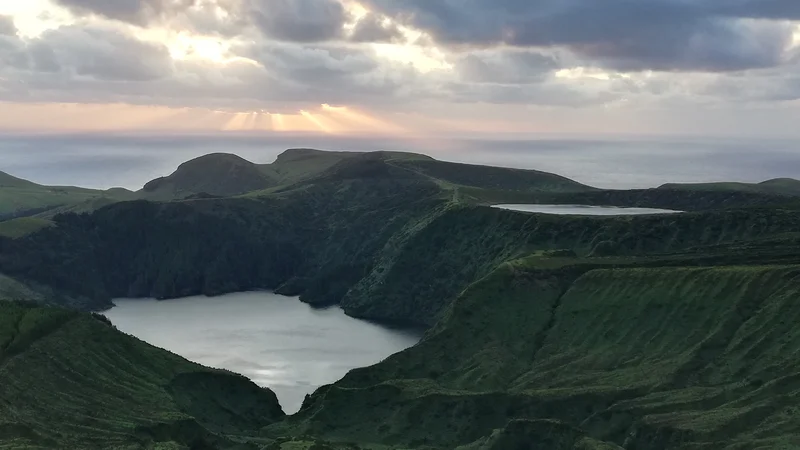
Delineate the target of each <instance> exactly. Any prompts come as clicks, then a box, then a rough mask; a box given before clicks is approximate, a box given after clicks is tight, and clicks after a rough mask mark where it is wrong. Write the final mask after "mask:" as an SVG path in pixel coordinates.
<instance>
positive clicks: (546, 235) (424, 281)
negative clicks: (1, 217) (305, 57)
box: [0, 150, 800, 450]
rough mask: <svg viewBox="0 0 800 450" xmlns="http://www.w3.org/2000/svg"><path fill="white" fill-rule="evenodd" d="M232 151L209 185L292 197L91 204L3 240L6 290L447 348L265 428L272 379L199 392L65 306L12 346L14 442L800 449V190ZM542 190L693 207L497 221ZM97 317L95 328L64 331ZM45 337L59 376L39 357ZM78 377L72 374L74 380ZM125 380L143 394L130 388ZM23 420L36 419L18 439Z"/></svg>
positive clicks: (49, 299) (394, 363) (411, 352)
mask: <svg viewBox="0 0 800 450" xmlns="http://www.w3.org/2000/svg"><path fill="white" fill-rule="evenodd" d="M214 158H222V159H224V160H226V161H228V163H229V166H226V167H228V168H229V169H230V170H223V171H222V172H221V174H222V175H224V176H222V177H221V178H214V177H212V178H211V180H212V181H214V183H216V184H215V185H216V186H222V187H224V188H226V189H227V188H229V187H230V186H234V187H235V186H236V185H237V183H238V181H241V180H243V179H248V177H250V176H253V178H252V179H253V180H262V181H263V180H268V182H269V183H270V184H271V185H270V187H267V188H264V189H259V190H255V191H250V192H247V193H246V194H245V195H235V196H229V197H228V196H221V195H216V194H213V193H211V192H206V191H205V190H204V191H201V192H195V193H193V194H190V195H188V196H186V197H188V198H184V199H178V200H173V201H168V202H153V201H147V200H137V201H130V202H121V203H113V204H109V205H106V206H103V207H102V208H100V209H98V210H96V211H93V212H91V213H90V214H74V213H71V212H67V213H65V214H60V215H57V216H55V217H54V218H53V220H52V222H48V223H47V225H48V226H44V227H42V228H41V229H38V230H34V231H32V232H31V231H30V230H26V226H27V225H36V224H39V225H42V224H44V223H43V222H34V223H31V224H27V223H20V222H10V225H9V224H6V227H8V229H10V230H12V231H13V230H14V229H15V228H20V229H22V231H23V232H20V233H18V235H17V234H13V233H11V232H7V233H6V234H9V236H7V237H2V236H0V273H2V274H4V275H2V276H0V294H5V297H6V298H15V299H16V298H29V299H30V300H34V301H37V302H39V303H47V304H56V305H63V306H69V307H72V308H76V309H84V310H102V309H104V308H107V307H108V306H110V299H112V298H114V297H158V298H162V299H169V298H174V297H182V296H188V295H194V294H207V295H217V294H222V293H227V292H234V291H242V290H250V289H272V290H276V291H277V292H279V293H284V294H289V295H299V296H300V299H301V300H302V301H304V302H307V303H310V304H312V305H316V306H327V305H334V304H338V305H340V306H341V307H342V308H343V309H344V311H345V312H346V313H347V314H349V315H351V316H354V317H359V318H364V319H369V320H374V321H378V322H386V323H393V324H399V325H414V326H423V327H425V328H427V330H428V331H427V333H426V335H425V338H424V339H423V341H422V342H420V344H418V345H417V346H415V347H413V348H411V349H408V350H406V351H404V352H401V353H400V354H397V355H394V356H392V357H389V358H388V359H386V360H385V361H383V362H382V363H380V364H378V365H376V366H373V367H369V368H363V369H358V370H355V371H352V372H351V373H350V374H348V375H347V376H346V377H345V378H344V379H343V380H341V381H340V382H337V383H335V384H333V385H331V386H326V387H323V388H321V389H320V390H318V391H317V392H316V393H315V394H313V395H312V396H310V397H309V398H308V399H307V400H306V402H305V403H304V405H303V408H302V409H301V411H300V412H299V413H298V414H297V415H295V416H292V417H289V418H286V419H283V420H279V421H275V419H276V418H278V416H279V415H280V414H279V413H277V412H276V409H275V405H274V404H273V405H272V407H267V406H266V405H267V403H269V402H266V403H264V405H262V406H263V407H264V408H265V412H263V413H253V414H250V413H249V412H247V411H240V410H238V409H237V408H239V407H240V406H241V405H242V404H245V405H247V403H246V401H245V400H244V399H245V398H250V397H251V395H252V393H251V392H250V390H249V389H251V388H252V385H250V384H246V386H249V387H245V385H237V384H236V383H234V386H233V387H231V385H229V382H230V381H231V379H230V378H226V377H229V376H230V375H224V377H223V378H224V379H222V380H217V379H216V378H215V379H214V381H213V382H212V381H207V380H206V379H205V378H203V379H202V380H201V381H199V382H198V381H191V382H187V383H188V385H190V387H189V388H186V389H190V392H189V393H188V394H176V392H178V391H175V389H174V383H175V382H174V381H171V380H174V379H175V378H176V377H180V374H181V373H184V371H203V370H205V369H202V368H197V366H194V365H192V364H190V363H188V362H185V361H183V360H181V359H180V358H177V357H174V356H172V355H169V354H166V353H164V352H160V351H157V350H155V349H152V348H151V347H149V346H145V345H144V344H141V343H140V342H138V341H136V340H134V339H132V338H129V337H124V336H122V335H120V334H118V333H116V332H115V331H114V330H113V328H110V327H108V326H107V324H104V323H103V322H102V321H98V320H97V318H93V317H92V316H90V315H82V314H78V313H73V312H69V313H67V312H65V311H60V312H57V313H55V312H52V311H56V310H40V309H34V311H51V312H52V313H42V314H44V315H45V316H47V317H50V315H51V314H54V315H55V316H54V317H56V319H53V320H54V321H55V322H53V323H55V324H56V325H57V326H56V328H55V331H53V329H51V327H50V326H45V327H44V328H42V329H43V330H47V331H48V332H47V333H44V334H42V335H41V336H40V335H39V334H35V335H36V336H35V339H33V340H32V341H33V342H34V345H31V346H30V347H27V346H25V347H24V351H23V352H20V353H18V354H15V355H14V356H13V358H10V359H8V361H7V362H4V360H3V357H2V351H4V350H0V400H4V399H6V398H12V401H8V400H7V401H5V402H3V401H0V447H2V445H3V444H6V443H7V442H12V444H8V445H9V446H10V447H11V448H14V445H13V443H23V444H24V445H33V444H34V443H37V444H38V445H41V446H44V447H57V445H56V444H55V442H60V441H61V440H62V439H66V441H64V442H68V443H69V442H78V441H89V442H98V445H97V446H98V447H100V448H103V445H101V444H100V443H102V444H104V445H106V446H112V445H109V443H113V444H114V445H119V446H120V447H123V448H139V447H143V448H152V447H155V445H154V444H153V443H152V442H151V441H153V440H164V441H170V440H172V441H175V442H180V443H181V444H182V445H185V446H186V447H190V448H191V445H190V444H188V443H187V442H188V441H187V439H189V440H192V439H195V438H196V437H197V436H200V437H201V438H202V439H203V440H204V442H206V443H207V444H208V445H209V446H211V447H209V448H217V447H219V448H225V447H226V446H228V445H229V444H230V443H231V442H234V441H235V442H240V441H241V442H240V443H241V444H242V445H244V446H245V447H243V448H250V447H247V446H249V445H255V446H259V445H260V446H262V447H264V446H266V448H268V449H270V450H277V449H282V450H296V449H303V450H309V449H314V450H321V449H324V450H331V449H335V450H340V449H341V450H343V449H348V450H354V449H369V450H401V449H402V450H410V449H415V450H416V449H419V450H423V449H424V450H451V449H454V448H459V449H461V450H477V449H496V450H506V449H517V448H519V449H530V448H564V449H576V450H577V449H582V450H587V449H596V450H601V449H620V448H625V449H628V450H645V449H670V450H671V449H692V450H699V449H716V448H737V449H755V448H791V446H792V445H800V427H798V426H797V425H796V421H795V420H794V415H795V414H796V411H797V408H800V403H798V402H797V400H796V399H797V398H800V397H798V396H800V391H798V390H797V387H796V383H795V382H794V380H796V379H798V377H800V366H798V364H797V362H796V361H795V359H796V357H795V355H796V351H797V349H798V348H800V335H798V334H797V333H795V330H794V328H796V327H794V323H795V322H796V320H795V318H796V316H798V315H800V310H798V308H797V305H798V304H800V303H798V302H797V300H798V298H800V275H798V274H800V233H798V230H799V229H800V211H798V208H797V207H798V203H797V202H796V201H795V200H793V199H792V198H791V197H788V196H785V195H771V194H762V193H753V192H739V191H694V190H682V189H649V190H636V191H604V190H595V189H592V188H589V187H586V186H583V185H580V184H578V183H575V182H573V181H571V180H568V179H565V178H562V177H558V176H556V175H551V174H546V173H542V172H535V171H515V170H513V169H497V168H481V167H477V166H467V167H462V165H458V164H453V163H445V162H439V161H435V160H431V159H427V158H425V157H422V156H419V155H413V154H396V153H385V152H375V153H364V154H356V153H353V154H344V153H341V154H339V153H334V154H328V153H324V152H318V151H313V150H291V151H288V152H286V153H284V154H283V155H281V157H279V158H278V161H276V163H274V164H273V165H269V166H270V167H271V169H265V167H264V166H256V165H251V164H250V163H247V162H246V161H245V162H242V161H243V160H239V159H237V158H236V157H233V158H229V157H228V156H224V155H223V156H212V157H211V160H212V161H213V160H214ZM228 163H226V164H228ZM196 164H197V162H195V163H192V164H190V165H189V169H191V170H187V169H186V167H185V166H182V167H183V169H179V172H182V174H180V176H177V177H175V178H173V179H172V180H171V181H169V182H166V181H165V182H164V183H166V184H164V186H175V185H176V184H170V183H177V182H178V181H180V180H181V179H183V178H182V177H183V176H184V175H186V174H190V175H192V176H191V177H188V178H187V180H188V181H187V183H188V182H189V181H191V180H192V179H194V180H195V181H197V180H200V178H202V177H200V178H197V176H198V174H202V173H205V172H204V171H205V170H206V169H207V168H208V167H203V165H204V164H208V160H207V161H206V162H205V163H203V162H202V161H201V162H200V164H199V165H196ZM211 165H213V164H211ZM279 166H280V167H282V168H284V169H285V171H284V172H282V174H280V176H277V175H276V174H278V172H276V171H274V170H275V169H276V168H277V167H279ZM195 168H199V169H198V171H196V172H192V171H193V170H195ZM214 170H216V169H214ZM253 170H255V171H256V172H257V175H256V172H254V171H253ZM269 170H273V172H269ZM176 173H177V172H176ZM270 173H271V175H270ZM484 173H485V174H486V176H483V175H482V174H484ZM239 174H242V176H243V178H240V177H239ZM265 174H266V175H265ZM281 177H283V178H281ZM237 180H238V181H237ZM287 180H291V181H287ZM193 182H194V181H192V183H193ZM259 182H260V181H259ZM181 183H183V181H181ZM190 185H191V186H194V187H192V188H191V189H206V188H208V187H209V185H205V187H200V186H201V185H199V184H193V185H192V184H186V186H190ZM239 186H240V188H241V186H242V185H239ZM222 187H220V188H222ZM170 189H172V188H170ZM231 189H233V188H231ZM236 189H239V188H236ZM155 192H175V191H170V190H169V189H167V190H164V191H158V189H157V190H156V191H155ZM180 192H182V193H187V192H189V191H185V190H182V191H180ZM520 197H522V198H528V199H533V200H535V201H541V202H545V201H556V202H563V203H573V202H574V203H587V204H616V205H620V206H651V207H665V208H669V209H683V210H686V211H691V212H687V213H683V214H674V215H664V216H626V217H587V216H580V217H567V216H553V215H542V214H533V213H524V212H517V211H508V210H502V209H497V208H490V207H486V206H480V205H479V204H480V203H486V202H487V201H488V199H490V198H520ZM476 203H477V204H476ZM36 220H39V219H36ZM23 225H25V226H23ZM31 228H35V227H32V226H31ZM2 230H3V228H2V224H0V232H1V231H2ZM8 305H11V306H8ZM4 307H5V308H17V307H19V306H18V305H15V304H6V305H3V304H0V308H4ZM27 308H31V307H27ZM9 311H11V310H9ZM0 312H2V311H0ZM19 314H20V313H17V312H13V313H9V314H4V315H0V317H4V316H9V317H17V316H19ZM35 314H39V313H35ZM63 314H67V316H62V315H63ZM23 316H24V314H23ZM63 317H69V318H72V319H69V320H67V319H63V320H62V318H63ZM2 320H3V319H0V323H2ZM10 320H11V321H12V322H14V323H22V321H21V320H16V319H10ZM48 320H49V319H48ZM65 320H66V321H65ZM47 323H50V322H47ZM73 323H75V324H84V325H81V327H84V326H85V328H80V327H78V328H74V329H73V328H72V326H70V327H67V326H66V325H63V324H73ZM99 326H102V327H103V328H101V329H98V328H97V327H99ZM7 328H8V329H12V330H17V329H20V330H21V329H23V328H24V327H23V328H20V327H17V326H16V325H14V326H11V327H7ZM0 329H2V327H0ZM34 329H38V328H36V327H34ZM70 330H73V331H70ZM79 330H82V331H79ZM12 332H13V333H18V332H17V331H12ZM0 336H2V333H0ZM51 338H52V339H51ZM84 341H85V342H84ZM26 342H27V341H26ZM26 345H27V344H26ZM39 346H42V347H41V348H43V349H44V350H43V351H44V353H43V355H44V356H41V358H39V359H37V358H38V357H37V358H34V356H36V355H40V353H31V352H30V349H34V348H37V349H38V348H40V347H39ZM67 347H68V348H67ZM4 348H11V347H9V346H7V345H4V344H3V341H2V340H0V349H4ZM15 348H16V347H15ZM79 351H80V352H81V353H78V352H79ZM59 352H61V353H63V355H61V356H59V355H60V354H61V353H59ZM28 358H30V359H28ZM61 358H69V360H62V359H61ZM179 360H180V361H182V362H181V363H180V364H179V363H178V361H179ZM14 361H18V362H19V364H20V365H19V366H14V367H18V368H17V369H16V370H17V372H14V373H13V374H12V375H9V377H10V378H9V379H12V380H16V381H13V382H9V383H8V384H9V385H10V386H12V387H9V388H6V389H9V390H8V391H4V390H3V389H4V387H2V385H3V384H4V380H5V378H2V377H3V375H2V373H3V370H6V369H5V367H6V365H7V364H10V363H11V362H14ZM51 361H52V362H51ZM49 364H52V365H49ZM56 365H57V366H56ZM54 367H67V368H68V370H67V371H61V370H56V369H55V368H54ZM189 367H191V368H189ZM134 369H135V370H134ZM37 370H41V371H45V372H37ZM73 372H74V373H76V374H77V375H75V377H74V378H73V377H72V376H71V375H64V378H65V379H66V381H65V379H62V378H60V377H54V375H53V374H62V373H63V374H71V373H73ZM118 372H124V373H118ZM215 373H216V372H215ZM130 377H133V379H131V378H130ZM138 377H142V378H144V379H147V380H150V381H148V383H149V384H148V383H145V385H143V384H142V383H143V382H142V381H141V380H140V379H139V378H138ZM203 377H205V375H203ZM40 379H41V381H37V382H36V383H31V382H30V381H28V382H27V383H28V384H32V385H34V386H36V387H37V388H36V389H34V390H28V391H29V392H23V391H22V390H21V389H20V388H19V386H21V384H19V383H26V382H25V381H18V380H40ZM82 379H86V380H88V381H81V380H82ZM118 379H119V380H122V381H121V383H122V385H121V386H119V387H117V386H116V385H113V384H109V383H113V382H114V380H118ZM95 380H97V381H95ZM237 380H240V379H238V378H237ZM240 381H241V380H240ZM104 383H105V384H104ZM217 383H219V384H217ZM65 386H66V388H67V389H66V394H64V395H63V396H62V395H60V394H59V395H55V394H54V393H57V392H62V391H64V389H65ZM98 386H100V387H98ZM164 386H168V387H169V388H164ZM181 386H183V384H181ZM236 386H238V387H236ZM6 392H8V393H6ZM132 392H135V393H136V396H135V401H133V403H132V406H131V407H130V409H126V410H120V408H119V405H120V401H119V399H118V397H117V396H120V395H130V396H133V395H134V394H133V393H132ZM179 392H183V391H179ZM259 392H260V391H259ZM3 395H6V396H9V397H3ZM12 395H15V396H16V397H10V396H12ZM256 396H257V397H258V395H256ZM126 398H127V397H126ZM187 398H188V399H190V400H191V401H189V405H190V406H191V408H190V407H189V406H186V403H184V402H185V401H187ZM153 399H157V401H156V400H153ZM84 402H89V404H88V406H86V408H85V409H80V408H82V407H83V406H82V405H86V403H84ZM92 402H94V403H92ZM8 404H12V405H17V404H22V405H31V406H30V407H28V406H26V407H25V408H16V409H13V410H12V409H11V408H10V407H8V406H4V405H8ZM44 404H52V405H56V406H54V407H53V408H52V410H51V411H45V410H44V407H43V406H41V405H44ZM37 405H38V406H37ZM75 405H78V406H75ZM198 405H200V406H198ZM3 407H6V408H8V409H7V410H6V411H5V412H4V411H3V410H2V409H1V408H3ZM76 408H78V410H77V412H76ZM220 410H226V411H229V412H228V413H225V414H228V415H225V414H223V413H222V412H220ZM91 411H100V413H98V414H102V416H103V417H107V418H108V419H104V420H101V419H97V418H96V416H94V415H92V414H94V413H91ZM205 411H211V412H210V413H206V412H205ZM248 411H249V410H248ZM269 411H272V412H269ZM240 412H241V414H242V415H244V416H245V417H247V418H246V419H241V418H240V417H239V416H240ZM5 417H15V419H14V423H15V425H14V426H9V427H6V428H4V425H3V423H5V422H3V421H4V420H7V419H5ZM87 417H88V418H87ZM165 417H167V418H175V417H178V418H179V420H180V421H179V422H174V421H173V422H170V421H169V420H167V419H164V418H165ZM153 420H155V421H156V423H158V424H160V425H154V424H153ZM187 421H188V422H187ZM17 423H22V424H23V425H22V426H19V425H16V424H17ZM44 423H56V424H66V425H58V426H56V427H54V429H53V430H50V429H47V428H46V427H44V426H43V425H42V424H44ZM76 423H78V425H75V424H76ZM176 423H177V425H176ZM220 423H224V427H225V428H221V425H220ZM132 424H134V425H132ZM198 424H199V425H198ZM81 427H82V428H81ZM141 427H144V430H145V431H141V430H142V429H143V428H141ZM198 427H199V428H198ZM131 429H133V430H134V432H131V431H130V430H131ZM109 430H110V431H109ZM187 430H188V431H187ZM230 430H234V431H230ZM187 436H188V437H187ZM68 439H73V441H69V440H68ZM115 439H116V440H115ZM148 439H149V440H148ZM151 444H153V445H151ZM148 445H150V447H148ZM137 446H138V447H137ZM156 448H157V447H156ZM166 448H169V447H166ZM178 448H179V447H178ZM198 448H202V447H198Z"/></svg>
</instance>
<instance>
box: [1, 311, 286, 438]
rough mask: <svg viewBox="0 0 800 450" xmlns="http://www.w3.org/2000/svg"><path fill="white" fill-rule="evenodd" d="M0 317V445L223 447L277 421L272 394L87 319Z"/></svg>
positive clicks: (51, 314)
mask: <svg viewBox="0 0 800 450" xmlns="http://www.w3.org/2000/svg"><path fill="white" fill-rule="evenodd" d="M0 311H1V312H2V313H1V314H0V448H3V447H4V446H5V448H26V447H31V448H33V447H36V448H42V447H44V448H131V449H133V448H152V446H154V445H161V446H162V447H164V448H166V447H168V446H169V445H174V446H175V447H174V448H185V446H192V445H194V446H198V445H206V446H209V445H214V446H216V447H214V448H227V447H233V445H234V441H235V440H237V436H240V435H246V434H251V435H255V434H257V431H256V430H257V429H258V428H259V427H261V426H263V425H266V424H268V423H270V422H272V421H275V420H279V419H280V418H281V417H282V416H283V413H282V412H281V411H280V407H279V406H278V404H277V399H276V398H275V395H274V394H273V393H272V392H269V391H267V390H264V389H261V388H258V387H256V386H255V385H253V384H252V383H251V382H249V381H248V380H246V379H244V378H243V377H240V376H238V375H233V374H229V373H225V372H220V371H215V370H211V369H206V368H203V367H201V366H198V365H196V364H193V363H190V362H189V361H186V360H184V359H182V358H180V357H178V356H175V355H172V354H170V353H168V352H166V351H164V350H160V349H157V348H154V347H151V346H149V345H147V344H145V343H143V342H141V341H138V340H137V339H135V338H133V337H130V336H127V335H124V334H122V333H120V332H119V331H117V330H116V329H114V328H113V327H111V326H110V325H109V324H108V323H106V322H104V321H103V320H99V319H98V318H95V317H92V316H90V315H87V314H81V313H75V312H71V311H67V310H59V309H49V308H38V307H31V306H27V305H22V304H17V303H9V302H6V303H0ZM34 380H35V381H34ZM220 395H222V398H221V397H220Z"/></svg>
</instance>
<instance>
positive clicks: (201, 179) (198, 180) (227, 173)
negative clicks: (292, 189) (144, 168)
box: [140, 153, 274, 200]
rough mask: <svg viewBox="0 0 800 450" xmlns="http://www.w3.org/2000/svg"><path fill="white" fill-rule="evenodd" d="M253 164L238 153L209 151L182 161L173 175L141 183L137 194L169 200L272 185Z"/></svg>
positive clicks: (225, 194)
mask: <svg viewBox="0 0 800 450" xmlns="http://www.w3.org/2000/svg"><path fill="white" fill-rule="evenodd" d="M273 184H274V183H273V181H272V180H271V179H270V178H268V177H267V176H266V175H265V174H264V173H262V171H261V170H260V169H259V168H258V166H256V165H255V164H253V163H251V162H250V161H247V160H246V159H244V158H240V157H239V156H236V155H232V154H227V153H212V154H210V155H205V156H201V157H199V158H196V159H193V160H191V161H188V162H185V163H183V164H181V165H180V166H179V167H178V170H176V171H175V172H174V173H173V174H172V175H170V176H168V177H164V178H158V179H155V180H153V181H151V182H149V183H147V184H145V185H144V188H143V189H142V191H140V193H141V194H142V195H143V196H145V197H147V198H150V199H154V200H171V199H174V198H183V197H187V196H189V195H192V194H199V193H206V194H211V195H217V196H223V197H227V196H232V195H238V194H244V193H247V192H250V191H255V190H259V189H265V188H267V187H269V186H272V185H273Z"/></svg>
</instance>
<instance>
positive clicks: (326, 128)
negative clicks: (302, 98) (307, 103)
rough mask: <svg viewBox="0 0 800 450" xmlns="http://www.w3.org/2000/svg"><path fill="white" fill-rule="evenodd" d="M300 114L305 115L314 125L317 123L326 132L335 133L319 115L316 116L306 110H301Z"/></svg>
mask: <svg viewBox="0 0 800 450" xmlns="http://www.w3.org/2000/svg"><path fill="white" fill-rule="evenodd" d="M300 114H301V115H302V116H303V117H305V118H306V119H307V120H308V121H309V122H311V123H313V124H314V125H316V126H317V127H318V128H319V129H320V130H322V131H323V132H325V133H333V130H331V128H330V127H329V126H328V125H326V124H325V123H323V122H322V120H321V119H320V118H319V117H317V116H315V115H314V114H311V113H310V112H308V111H305V110H303V111H300Z"/></svg>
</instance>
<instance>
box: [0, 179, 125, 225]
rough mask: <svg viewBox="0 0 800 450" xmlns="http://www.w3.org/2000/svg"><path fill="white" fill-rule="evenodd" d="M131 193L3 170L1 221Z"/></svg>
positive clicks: (0, 185) (119, 197) (0, 193)
mask: <svg viewBox="0 0 800 450" xmlns="http://www.w3.org/2000/svg"><path fill="white" fill-rule="evenodd" d="M131 195H132V193H131V192H129V191H126V190H121V189H110V190H108V191H100V190H94V189H84V188H78V187H71V186H42V185H39V184H36V183H33V182H30V181H27V180H22V179H19V178H16V177H13V176H11V175H8V174H6V173H3V172H0V221H2V220H7V219H13V218H15V217H21V216H29V215H33V214H36V213H40V212H44V211H47V210H50V209H53V208H58V207H64V206H71V205H77V204H80V203H83V202H87V201H95V200H98V199H110V200H112V201H121V200H127V199H129V198H130V196H131Z"/></svg>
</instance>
